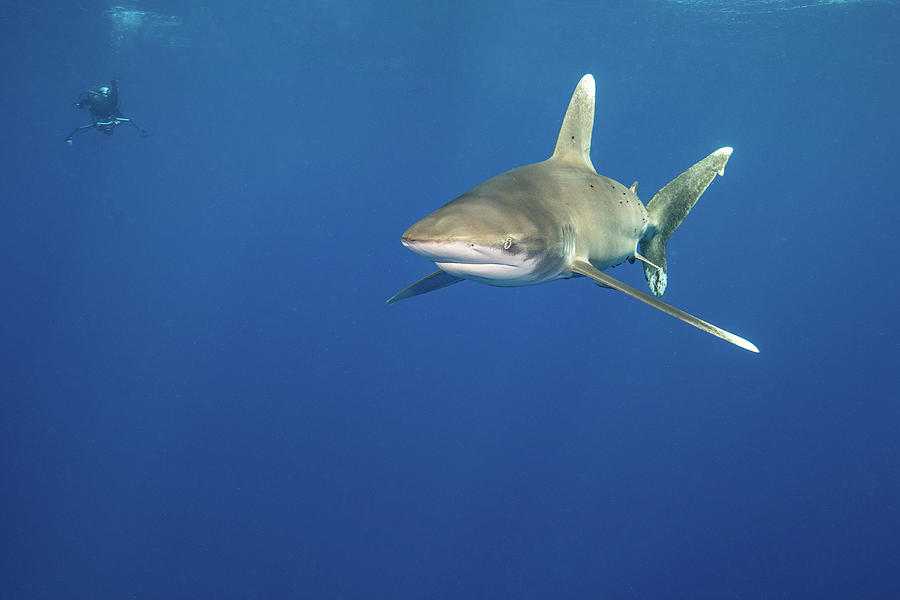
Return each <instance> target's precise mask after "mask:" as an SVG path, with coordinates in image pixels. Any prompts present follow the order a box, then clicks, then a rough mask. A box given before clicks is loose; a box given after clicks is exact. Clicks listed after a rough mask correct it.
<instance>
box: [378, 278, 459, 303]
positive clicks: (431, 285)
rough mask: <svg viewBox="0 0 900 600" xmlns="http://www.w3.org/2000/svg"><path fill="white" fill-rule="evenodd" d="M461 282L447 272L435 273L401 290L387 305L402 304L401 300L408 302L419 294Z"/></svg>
mask: <svg viewBox="0 0 900 600" xmlns="http://www.w3.org/2000/svg"><path fill="white" fill-rule="evenodd" d="M460 281H462V279H461V278H460V277H454V276H453V275H451V274H450V273H447V272H445V271H440V270H439V271H435V272H434V273H432V274H431V275H427V276H425V277H423V278H422V279H420V280H418V281H417V282H415V283H414V284H412V285H411V286H409V287H408V288H405V289H403V290H400V291H399V292H397V293H396V294H394V295H393V296H391V297H390V298H389V299H388V301H387V302H386V303H385V304H393V303H395V302H400V301H401V300H406V299H407V298H412V297H413V296H418V295H419V294H426V293H428V292H433V291H434V290H439V289H441V288H445V287H447V286H448V285H453V284H454V283H459V282H460Z"/></svg>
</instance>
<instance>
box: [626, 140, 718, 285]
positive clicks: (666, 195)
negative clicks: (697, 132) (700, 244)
mask: <svg viewBox="0 0 900 600" xmlns="http://www.w3.org/2000/svg"><path fill="white" fill-rule="evenodd" d="M731 151H732V150H731V148H719V149H718V150H716V151H715V152H713V153H712V154H710V155H709V156H707V157H706V158H704V159H703V160H701V161H700V162H698V163H697V164H695V165H694V166H693V167H691V168H690V169H688V170H687V171H685V172H684V173H682V174H681V175H679V176H678V177H676V178H675V179H673V180H672V181H670V182H669V183H667V184H666V185H665V186H663V188H662V189H661V190H659V191H658V192H656V194H655V195H654V196H653V197H652V198H651V199H650V202H648V203H647V212H648V213H650V225H651V228H650V231H652V232H653V233H652V235H651V236H650V237H647V238H644V239H643V240H641V244H640V248H641V252H642V253H643V255H644V256H646V257H647V258H648V259H649V260H645V261H644V276H645V277H646V278H647V283H648V284H650V291H652V292H653V293H654V294H655V295H657V296H662V295H663V292H665V291H666V283H667V282H668V274H667V273H668V270H667V268H666V244H667V243H668V242H669V238H670V237H671V236H672V234H673V233H675V230H676V229H678V226H679V225H681V222H682V221H684V218H685V217H686V216H688V213H689V212H691V209H692V208H693V207H694V204H696V203H697V200H699V199H700V195H701V194H703V192H704V191H706V188H707V187H709V184H710V183H712V180H713V179H714V178H715V177H716V175H717V174H718V175H724V174H725V163H727V162H728V158H729V157H730V156H731ZM642 260H643V259H642ZM648 263H649V264H648Z"/></svg>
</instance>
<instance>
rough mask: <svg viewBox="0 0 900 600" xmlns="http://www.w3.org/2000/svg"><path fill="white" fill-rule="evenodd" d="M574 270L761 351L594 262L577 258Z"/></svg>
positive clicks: (742, 344) (730, 339)
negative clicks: (606, 271) (604, 269)
mask: <svg viewBox="0 0 900 600" xmlns="http://www.w3.org/2000/svg"><path fill="white" fill-rule="evenodd" d="M572 270H573V271H575V272H576V273H581V274H582V275H585V276H586V277H590V278H591V279H593V280H594V281H596V282H597V283H598V284H601V285H606V286H608V287H611V288H615V289H617V290H619V291H620V292H623V293H625V294H628V295H629V296H631V297H632V298H637V299H638V300H640V301H641V302H646V303H647V304H649V305H650V306H652V307H654V308H658V309H659V310H661V311H663V312H664V313H667V314H670V315H672V316H673V317H676V318H678V319H681V320H682V321H684V322H685V323H688V324H689V325H693V326H694V327H696V328H698V329H702V330H703V331H705V332H707V333H711V334H713V335H715V336H717V337H720V338H722V339H723V340H725V341H727V342H731V343H732V344H734V345H736V346H740V347H741V348H743V349H745V350H749V351H751V352H759V349H758V348H757V347H756V346H754V345H753V344H752V343H751V342H749V341H747V340H745V339H744V338H742V337H740V336H737V335H734V334H733V333H730V332H728V331H725V330H724V329H720V328H718V327H716V326H715V325H712V324H710V323H707V322H706V321H704V320H702V319H698V318H697V317H695V316H693V315H689V314H688V313H686V312H684V311H683V310H679V309H677V308H675V307H674V306H671V305H669V304H666V303H665V302H663V301H662V300H660V299H659V298H656V297H654V296H651V295H650V294H647V293H644V292H642V291H640V290H636V289H635V288H633V287H631V286H630V285H628V284H626V283H622V282H621V281H619V280H618V279H616V278H615V277H610V276H609V275H607V274H606V273H604V272H603V271H600V270H599V269H597V268H595V267H594V266H593V265H592V264H590V263H589V262H587V261H584V260H576V261H575V262H574V263H573V264H572Z"/></svg>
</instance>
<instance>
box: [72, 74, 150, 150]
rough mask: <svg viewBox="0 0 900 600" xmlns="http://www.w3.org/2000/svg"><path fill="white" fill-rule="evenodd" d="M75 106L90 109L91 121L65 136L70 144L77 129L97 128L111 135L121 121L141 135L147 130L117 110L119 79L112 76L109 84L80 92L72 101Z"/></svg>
mask: <svg viewBox="0 0 900 600" xmlns="http://www.w3.org/2000/svg"><path fill="white" fill-rule="evenodd" d="M73 104H74V105H75V108H87V109H89V110H90V111H91V119H92V122H91V123H88V124H87V125H82V126H81V127H76V128H75V129H73V130H72V133H70V134H69V135H68V137H66V143H67V144H69V145H70V146H71V145H72V137H73V136H74V135H75V134H76V133H78V132H79V131H84V130H86V129H97V130H98V131H102V132H103V133H105V134H106V135H112V134H113V131H115V129H116V127H118V126H119V125H121V124H122V123H131V124H132V126H134V128H135V129H137V132H138V133H139V134H140V136H141V137H145V136H146V135H147V132H146V131H144V130H143V129H141V128H140V127H138V126H137V124H136V123H135V122H134V120H133V119H130V118H128V117H124V116H122V113H121V112H120V111H119V79H118V78H113V80H112V81H110V82H109V86H108V87H107V86H105V85H104V86H103V87H101V88H99V89H97V90H91V91H89V92H82V94H81V96H79V98H78V102H73Z"/></svg>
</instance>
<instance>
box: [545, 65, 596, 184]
mask: <svg viewBox="0 0 900 600" xmlns="http://www.w3.org/2000/svg"><path fill="white" fill-rule="evenodd" d="M595 93H596V86H595V84H594V76H593V75H591V74H590V73H588V74H587V75H585V76H584V77H582V78H581V81H579V82H578V85H577V86H576V87H575V93H574V94H572V100H570V101H569V108H568V109H567V110H566V116H565V118H564V119H563V124H562V128H561V129H560V130H559V137H558V138H557V140H556V148H554V150H553V155H552V156H551V157H550V160H556V161H559V162H564V163H568V164H571V165H572V166H575V167H586V168H588V169H590V170H591V171H594V165H593V164H592V163H591V132H592V131H593V129H594V94H595ZM594 172H595V173H596V171H594Z"/></svg>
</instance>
